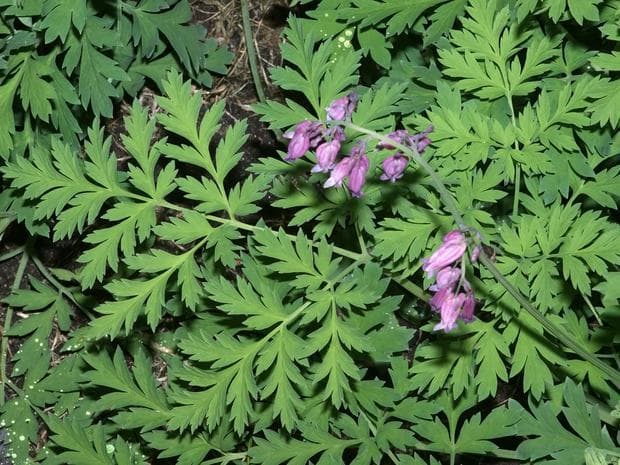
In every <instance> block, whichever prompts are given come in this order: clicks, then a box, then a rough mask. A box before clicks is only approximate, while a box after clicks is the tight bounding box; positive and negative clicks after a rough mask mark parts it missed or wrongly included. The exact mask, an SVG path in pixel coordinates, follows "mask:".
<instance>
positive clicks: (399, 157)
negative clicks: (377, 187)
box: [379, 152, 409, 182]
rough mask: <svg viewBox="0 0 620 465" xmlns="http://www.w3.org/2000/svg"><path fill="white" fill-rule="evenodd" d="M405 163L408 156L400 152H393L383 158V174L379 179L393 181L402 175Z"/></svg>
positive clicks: (407, 160)
mask: <svg viewBox="0 0 620 465" xmlns="http://www.w3.org/2000/svg"><path fill="white" fill-rule="evenodd" d="M407 163H409V158H407V157H406V156H404V155H403V154H402V153H400V152H398V153H395V154H394V155H392V156H391V157H387V158H386V159H385V160H383V163H382V165H381V166H382V167H383V174H382V175H381V177H380V178H379V179H381V180H382V181H387V180H388V179H389V180H390V181H392V182H395V181H396V180H397V179H400V178H401V177H402V176H403V173H404V172H405V168H407Z"/></svg>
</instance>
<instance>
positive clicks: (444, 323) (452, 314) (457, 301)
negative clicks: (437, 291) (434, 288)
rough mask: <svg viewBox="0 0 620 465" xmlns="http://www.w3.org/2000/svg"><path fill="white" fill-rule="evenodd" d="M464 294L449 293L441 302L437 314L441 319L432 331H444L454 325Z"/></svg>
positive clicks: (447, 330) (449, 329)
mask: <svg viewBox="0 0 620 465" xmlns="http://www.w3.org/2000/svg"><path fill="white" fill-rule="evenodd" d="M463 300H464V294H458V295H456V296H455V295H454V294H453V293H450V295H448V296H447V297H446V298H445V299H444V300H443V302H442V304H441V308H440V309H439V314H440V315H441V321H440V322H439V323H438V324H437V325H435V327H434V328H433V330H434V331H438V330H440V329H443V330H444V331H445V332H446V333H447V332H449V331H452V330H453V329H454V328H455V327H456V320H457V319H458V317H459V313H460V309H461V306H462V305H463Z"/></svg>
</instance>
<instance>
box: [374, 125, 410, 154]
mask: <svg viewBox="0 0 620 465" xmlns="http://www.w3.org/2000/svg"><path fill="white" fill-rule="evenodd" d="M387 137H388V139H391V140H393V141H394V142H396V143H397V144H405V143H406V142H405V140H406V139H407V138H408V137H409V133H408V132H407V130H406V129H398V130H396V131H392V132H391V133H389V134H388V135H387ZM377 148H378V149H387V150H392V149H393V148H394V146H393V145H392V144H390V143H389V142H385V141H381V142H379V143H378V144H377Z"/></svg>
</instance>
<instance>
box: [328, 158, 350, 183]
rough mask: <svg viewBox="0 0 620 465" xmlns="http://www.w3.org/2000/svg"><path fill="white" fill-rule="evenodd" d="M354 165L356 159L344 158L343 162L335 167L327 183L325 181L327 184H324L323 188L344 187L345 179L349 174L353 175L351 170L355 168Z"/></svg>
mask: <svg viewBox="0 0 620 465" xmlns="http://www.w3.org/2000/svg"><path fill="white" fill-rule="evenodd" d="M354 163H355V159H354V158H353V157H351V156H349V157H344V158H343V159H342V160H340V161H339V162H338V163H336V166H334V169H333V170H332V172H331V173H330V176H329V178H328V179H327V181H325V184H323V187H333V186H336V187H340V186H341V185H342V181H344V178H346V177H347V176H348V175H349V173H351V168H352V167H353V164H354Z"/></svg>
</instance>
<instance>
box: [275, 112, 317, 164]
mask: <svg viewBox="0 0 620 465" xmlns="http://www.w3.org/2000/svg"><path fill="white" fill-rule="evenodd" d="M321 136H322V134H321V124H320V123H318V122H316V121H314V122H313V121H302V122H301V123H299V124H298V125H297V126H296V127H295V130H294V131H293V132H292V133H291V132H287V133H286V134H284V137H287V138H289V139H291V141H290V142H289V144H288V150H287V156H286V158H285V160H286V161H292V160H297V159H298V158H301V157H303V156H304V155H305V153H306V152H307V151H308V150H309V149H310V148H311V147H316V145H317V144H318V143H319V142H320V140H321Z"/></svg>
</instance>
